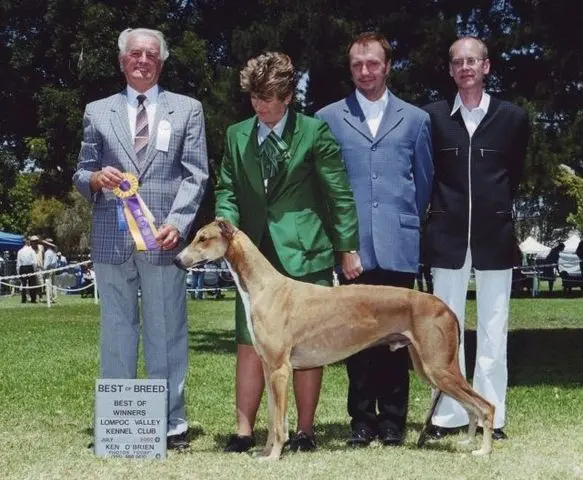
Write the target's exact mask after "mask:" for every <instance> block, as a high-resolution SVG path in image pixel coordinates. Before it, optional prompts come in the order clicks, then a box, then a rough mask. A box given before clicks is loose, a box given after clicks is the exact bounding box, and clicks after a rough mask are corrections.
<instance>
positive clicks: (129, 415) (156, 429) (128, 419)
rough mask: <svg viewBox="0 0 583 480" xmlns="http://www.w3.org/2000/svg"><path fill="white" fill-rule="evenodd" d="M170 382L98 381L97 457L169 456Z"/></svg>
mask: <svg viewBox="0 0 583 480" xmlns="http://www.w3.org/2000/svg"><path fill="white" fill-rule="evenodd" d="M167 384H168V382H167V381H166V380H154V379H148V380H127V379H119V380H118V379H98V380H97V381H96V382H95V428H94V431H95V455H97V456H98V457H120V458H156V459H157V458H165V457H166V410H167V404H168V386H167Z"/></svg>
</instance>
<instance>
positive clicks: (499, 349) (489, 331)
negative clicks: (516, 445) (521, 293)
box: [431, 248, 512, 428]
mask: <svg viewBox="0 0 583 480" xmlns="http://www.w3.org/2000/svg"><path fill="white" fill-rule="evenodd" d="M471 266H472V257H471V253H470V249H469V248H468V252H467V254H466V259H465V262H464V265H463V267H462V268H461V269H459V270H450V269H446V268H432V269H431V272H432V274H433V289H434V290H433V294H434V295H436V296H437V297H439V298H440V299H441V300H443V301H444V302H445V303H446V304H447V305H448V306H449V307H450V308H451V309H452V310H453V311H454V313H455V314H456V315H457V318H458V320H459V324H460V331H461V339H460V340H461V341H460V348H459V361H460V368H461V370H462V373H463V374H464V375H465V374H466V360H465V354H464V321H465V307H466V295H467V291H468V282H469V279H470V270H471ZM475 281H476V304H477V309H478V321H477V349H476V368H475V370H474V375H473V378H474V383H473V387H474V390H476V391H477V392H478V393H479V394H480V395H482V396H483V397H484V398H485V399H486V400H488V401H489V402H491V403H492V404H493V405H494V407H495V408H496V412H495V415H494V428H502V427H503V426H504V423H505V417H506V388H507V386H508V368H507V363H506V345H507V340H508V310H509V304H510V290H511V287H512V269H510V268H509V269H507V270H475ZM432 422H433V424H434V425H438V426H440V427H448V428H453V427H460V426H462V425H467V424H468V422H469V419H468V414H467V413H466V411H465V409H464V408H463V407H462V406H461V405H460V404H459V403H458V402H457V401H455V400H453V399H452V398H451V397H449V396H447V395H443V396H442V398H441V399H440V401H439V404H438V405H437V409H436V410H435V413H434V415H433V419H432Z"/></svg>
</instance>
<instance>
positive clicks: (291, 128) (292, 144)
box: [267, 108, 304, 198]
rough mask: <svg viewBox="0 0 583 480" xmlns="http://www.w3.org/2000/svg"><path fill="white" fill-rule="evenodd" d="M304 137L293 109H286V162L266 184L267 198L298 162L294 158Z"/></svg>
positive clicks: (284, 134) (283, 136)
mask: <svg viewBox="0 0 583 480" xmlns="http://www.w3.org/2000/svg"><path fill="white" fill-rule="evenodd" d="M303 136H304V132H303V131H301V130H300V128H299V125H298V122H297V115H296V112H295V111H294V110H293V109H291V108H290V109H288V115H287V121H286V123H285V127H284V129H283V135H282V138H283V141H284V142H285V143H286V144H287V145H288V148H289V150H288V160H287V161H286V162H284V164H283V165H282V166H281V168H280V170H279V172H278V173H277V175H276V176H275V177H273V178H272V179H271V180H270V181H269V183H268V184H267V197H268V198H271V195H272V193H273V192H274V191H275V190H277V188H278V186H279V185H280V184H281V183H282V182H283V180H284V179H285V178H286V176H287V172H288V171H289V169H290V168H292V166H293V164H294V163H295V162H296V161H298V159H297V158H295V153H296V151H297V149H298V146H299V144H300V142H301V140H302V137H303Z"/></svg>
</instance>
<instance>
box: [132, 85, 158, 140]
mask: <svg viewBox="0 0 583 480" xmlns="http://www.w3.org/2000/svg"><path fill="white" fill-rule="evenodd" d="M158 91H159V89H158V85H154V86H153V87H152V88H150V90H146V91H145V92H144V93H140V92H138V91H137V90H134V89H133V88H132V87H130V86H129V85H128V88H127V97H128V118H129V120H130V133H131V134H132V138H134V137H135V136H136V117H137V116H138V95H145V96H146V100H144V105H145V106H146V113H147V114H148V133H149V135H150V137H152V125H154V118H156V105H157V104H158Z"/></svg>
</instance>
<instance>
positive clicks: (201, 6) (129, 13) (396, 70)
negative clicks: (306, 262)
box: [0, 0, 583, 241]
mask: <svg viewBox="0 0 583 480" xmlns="http://www.w3.org/2000/svg"><path fill="white" fill-rule="evenodd" d="M571 4H572V2H566V1H550V0H476V1H474V2H466V1H464V0H394V1H392V2H385V3H381V4H374V3H373V2H370V1H366V2H365V1H360V0H355V1H352V2H343V1H340V0H306V1H304V2H297V1H295V0H249V1H244V2H242V1H240V0H191V1H188V0H187V1H184V0H180V1H178V0H176V1H159V0H149V1H145V0H139V1H136V2H128V3H127V4H126V3H123V2H114V1H111V0H107V1H92V0H67V1H64V0H41V1H34V2H33V1H32V0H21V1H20V2H0V18H2V24H1V25H0V61H1V62H2V64H3V65H5V68H4V70H3V75H2V77H1V78H0V93H1V94H2V96H1V97H0V98H2V102H3V112H5V114H3V116H2V118H0V142H1V143H0V145H2V146H3V149H4V150H3V151H2V152H1V153H2V154H4V153H6V155H7V156H3V157H2V163H0V166H2V168H3V169H4V168H5V165H6V162H5V160H4V158H7V159H11V160H10V161H11V162H12V164H13V165H14V164H15V165H17V170H18V169H19V168H22V166H23V165H24V162H25V161H26V160H27V159H32V160H33V161H34V162H35V164H36V165H37V166H38V167H39V168H40V169H42V173H41V178H40V180H39V183H38V189H39V194H42V195H47V196H48V197H57V198H59V199H60V200H61V201H63V202H65V203H68V202H70V201H71V197H69V196H68V193H69V192H70V190H71V176H72V173H73V171H74V169H75V165H76V161H77V154H78V150H79V145H80V140H81V117H82V113H83V112H82V110H83V106H84V105H85V104H86V103H87V102H89V101H92V100H95V99H97V98H101V97H104V96H107V95H111V94H113V93H115V92H116V91H118V90H119V89H120V88H122V86H123V84H124V82H123V77H122V75H121V73H120V71H119V65H118V61H117V45H116V41H117V36H118V34H119V32H120V31H121V30H123V29H124V28H127V27H128V26H131V27H137V26H148V27H152V28H158V29H160V30H162V31H163V32H164V33H165V34H166V36H167V38H168V41H169V45H170V48H171V55H170V58H169V59H168V61H167V65H166V66H165V68H164V72H163V74H162V78H161V85H162V86H164V87H167V88H169V89H171V90H174V91H177V92H181V93H184V94H187V95H193V96H195V97H197V98H198V99H199V100H201V101H202V103H203V106H204V109H205V118H206V124H207V141H208V147H209V156H210V158H211V163H212V164H213V165H217V164H218V163H220V159H221V154H222V149H223V137H224V132H225V129H226V127H227V126H228V125H229V124H231V123H234V122H235V121H238V120H240V119H243V118H245V117H246V116H248V115H249V113H250V107H249V105H248V100H247V98H246V97H245V96H244V95H241V93H240V92H239V86H238V72H239V70H240V68H241V67H242V66H243V65H244V63H245V62H246V60H247V59H248V58H249V57H251V56H255V55H257V54H259V53H261V52H262V51H264V50H268V49H269V50H283V51H285V52H286V53H288V54H289V55H290V56H291V57H292V59H293V61H294V64H295V65H296V67H297V68H298V71H299V73H300V74H302V75H303V78H304V80H306V81H307V85H306V92H305V95H304V98H303V99H302V100H301V101H300V102H299V103H298V105H297V107H298V108H300V109H302V110H304V111H306V112H307V113H311V112H313V111H315V110H316V109H318V108H320V107H321V106H323V105H325V104H327V103H330V102H332V101H336V100H338V99H340V98H342V97H344V96H345V95H346V94H347V93H348V92H350V91H351V90H352V89H353V86H352V85H351V83H350V76H349V72H348V68H347V65H346V52H345V48H346V45H347V44H348V41H349V40H350V38H351V36H352V35H354V34H355V33H358V32H361V31H364V30H371V29H372V30H379V31H381V32H382V33H384V34H385V35H386V36H387V37H388V38H389V39H391V42H392V45H393V47H394V58H393V72H392V74H391V88H392V89H393V90H394V91H395V93H397V94H398V95H399V96H402V97H403V98H404V99H406V100H408V101H410V102H412V103H414V104H417V105H423V104H425V103H427V102H429V101H431V100H435V99H437V98H441V97H443V96H448V95H450V94H451V93H453V91H454V85H453V82H452V81H451V79H450V78H449V75H448V72H447V66H448V58H447V49H448V46H449V45H450V43H451V42H452V41H453V40H454V39H455V38H456V37H457V36H458V35H460V34H473V35H477V36H479V37H481V38H484V39H485V40H486V42H487V43H488V46H489V49H490V57H491V61H492V64H493V69H492V70H493V75H491V76H490V81H489V89H491V90H492V91H493V92H495V94H496V95H497V96H500V97H502V98H506V99H508V100H511V101H514V102H516V103H519V104H521V105H523V106H524V107H525V108H527V109H528V111H529V113H530V116H531V119H532V124H533V139H532V142H531V146H530V147H529V153H528V159H527V169H526V182H525V183H524V184H523V185H522V186H521V191H520V198H519V201H518V202H517V210H518V211H519V212H518V213H519V219H520V222H519V229H520V232H527V231H529V229H530V230H532V229H533V228H535V229H537V230H538V231H539V232H540V233H541V235H543V236H542V238H541V239H542V240H543V241H551V240H553V239H554V237H555V236H558V235H560V232H561V230H560V228H562V227H564V225H565V222H566V219H567V217H568V215H569V213H572V212H573V208H574V203H573V198H572V196H570V195H568V194H567V193H566V192H567V191H569V189H568V188H558V187H557V182H559V183H560V182H561V181H562V180H565V178H564V177H562V176H557V175H558V172H559V169H558V168H559V167H558V166H559V165H560V164H566V165H568V166H570V167H571V168H572V169H573V170H574V172H575V174H580V173H581V172H582V170H583V163H582V159H581V149H582V145H583V140H582V136H581V135H580V130H581V126H580V125H581V122H580V120H577V118H578V117H577V112H578V110H579V109H581V106H582V104H583V98H582V95H583V89H581V84H580V78H579V76H580V73H579V72H581V71H582V70H583V42H581V34H580V27H579V25H578V17H577V15H575V14H574V12H572V11H571V7H570V5H571ZM26 139H29V141H28V143H27V140H26ZM30 140H33V141H32V142H31V141H30ZM43 145H44V148H41V149H38V148H37V150H34V149H33V148H32V147H33V146H36V147H39V146H43ZM9 163H10V162H9ZM8 171H10V168H8ZM6 178H7V181H8V182H11V183H9V184H8V185H4V186H3V188H4V189H3V190H2V189H0V202H4V203H0V206H5V205H6V200H5V199H6V195H7V191H8V190H9V189H10V188H12V187H13V185H14V182H15V181H16V180H15V178H16V177H15V176H14V175H12V177H11V176H10V175H8V176H7V177H6ZM3 199H4V200H3ZM2 213H4V212H3V211H2V210H0V214H2Z"/></svg>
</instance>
